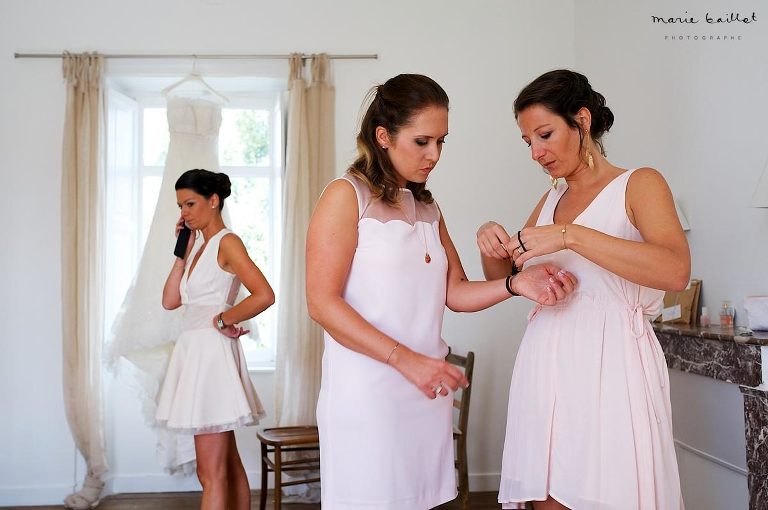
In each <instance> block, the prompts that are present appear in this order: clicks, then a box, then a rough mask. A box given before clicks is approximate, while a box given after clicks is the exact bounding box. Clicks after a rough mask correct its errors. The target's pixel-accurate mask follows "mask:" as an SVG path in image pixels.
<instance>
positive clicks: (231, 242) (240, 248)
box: [219, 232, 247, 255]
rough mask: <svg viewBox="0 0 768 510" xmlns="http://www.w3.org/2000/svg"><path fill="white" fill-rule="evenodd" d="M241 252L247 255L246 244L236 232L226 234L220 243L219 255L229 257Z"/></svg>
mask: <svg viewBox="0 0 768 510" xmlns="http://www.w3.org/2000/svg"><path fill="white" fill-rule="evenodd" d="M241 252H242V253H247V251H246V249H245V244H243V240H242V239H240V236H238V235H237V234H235V233H234V232H228V233H226V234H224V236H223V237H222V238H221V241H220V242H219V253H223V254H225V255H228V254H235V253H241Z"/></svg>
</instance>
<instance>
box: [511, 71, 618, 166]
mask: <svg viewBox="0 0 768 510" xmlns="http://www.w3.org/2000/svg"><path fill="white" fill-rule="evenodd" d="M534 105H541V106H544V107H545V108H547V109H548V110H550V111H551V112H552V113H555V114H557V115H559V116H560V117H562V118H563V120H565V122H566V123H567V124H568V125H569V126H570V127H572V128H575V129H578V130H579V140H580V144H579V146H580V147H581V144H583V142H584V133H583V131H582V129H581V126H580V125H579V123H578V122H576V113H577V112H578V111H579V110H581V109H582V108H586V109H587V110H589V112H590V113H591V114H592V125H591V126H590V129H589V135H590V137H591V138H592V140H594V142H595V144H597V147H598V148H599V149H600V152H601V153H602V154H603V155H605V149H604V148H603V142H602V140H601V138H602V136H603V135H604V134H605V133H607V132H608V130H609V129H611V126H612V125H613V112H611V110H610V109H609V108H608V107H607V106H605V97H603V95H602V94H600V93H599V92H595V91H594V90H592V86H591V85H590V84H589V80H587V77H586V76H584V75H583V74H580V73H577V72H575V71H570V70H568V69H557V70H555V71H549V72H548V73H544V74H542V75H541V76H539V77H538V78H536V79H535V80H533V81H532V82H531V83H529V84H528V85H526V86H525V88H524V89H523V90H522V91H521V92H520V94H519V95H518V96H517V99H515V118H516V119H517V116H518V115H519V114H520V112H522V111H523V110H525V109H526V108H528V107H530V106H534Z"/></svg>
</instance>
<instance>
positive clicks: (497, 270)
mask: <svg viewBox="0 0 768 510" xmlns="http://www.w3.org/2000/svg"><path fill="white" fill-rule="evenodd" d="M480 263H481V264H482V266H483V275H484V276H485V279H486V280H498V279H499V278H505V277H506V276H507V275H508V274H510V273H511V272H512V262H511V261H510V259H503V260H500V259H496V258H493V257H487V256H485V255H480Z"/></svg>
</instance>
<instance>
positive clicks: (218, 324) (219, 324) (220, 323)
mask: <svg viewBox="0 0 768 510" xmlns="http://www.w3.org/2000/svg"><path fill="white" fill-rule="evenodd" d="M223 313H224V312H221V313H220V314H219V316H218V317H216V327H217V328H219V329H227V325H226V324H224V319H223V318H222V314H223Z"/></svg>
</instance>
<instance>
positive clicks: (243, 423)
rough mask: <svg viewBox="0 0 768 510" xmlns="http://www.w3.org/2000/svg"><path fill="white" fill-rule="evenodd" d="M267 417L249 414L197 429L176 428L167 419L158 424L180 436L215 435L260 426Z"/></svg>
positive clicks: (263, 414)
mask: <svg viewBox="0 0 768 510" xmlns="http://www.w3.org/2000/svg"><path fill="white" fill-rule="evenodd" d="M265 416H266V413H258V414H249V415H247V416H241V417H240V418H238V419H237V420H235V421H231V422H227V423H219V424H213V425H201V426H196V427H176V426H173V425H168V420H167V419H158V420H157V421H156V424H157V426H159V427H162V428H166V429H168V430H170V431H173V432H176V433H179V434H192V435H198V434H215V433H217V432H229V431H230V430H235V429H238V428H241V427H250V426H253V425H258V423H259V421H260V420H261V418H264V417H265Z"/></svg>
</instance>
